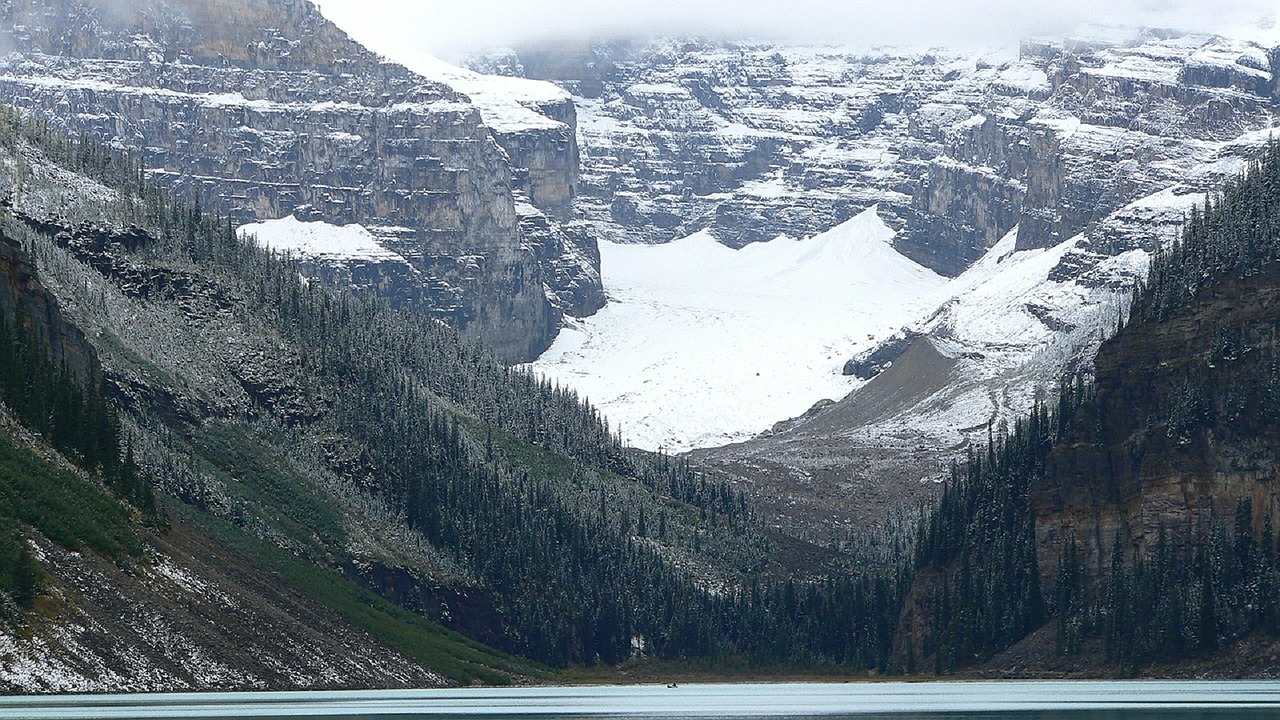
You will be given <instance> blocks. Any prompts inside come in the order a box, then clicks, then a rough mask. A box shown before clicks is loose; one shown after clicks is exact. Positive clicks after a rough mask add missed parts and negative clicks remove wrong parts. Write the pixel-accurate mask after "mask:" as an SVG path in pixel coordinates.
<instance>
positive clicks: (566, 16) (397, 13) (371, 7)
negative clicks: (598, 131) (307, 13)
mask: <svg viewBox="0 0 1280 720" xmlns="http://www.w3.org/2000/svg"><path fill="white" fill-rule="evenodd" d="M317 2H318V4H319V5H320V6H321V9H322V10H323V11H324V13H325V15H326V16H328V17H329V18H330V19H332V20H333V21H334V22H336V23H337V24H338V25H340V26H341V27H343V28H344V29H346V30H347V31H348V32H349V33H351V34H352V35H353V36H354V37H355V38H356V39H357V40H360V41H362V42H365V43H366V44H369V45H371V46H373V47H374V48H375V49H380V50H382V51H383V52H384V53H387V54H394V51H395V50H409V51H414V52H430V53H434V54H437V55H441V56H445V57H457V56H459V55H463V54H466V53H468V52H474V51H478V50H485V49H491V48H495V47H506V46H518V45H521V44H526V43H536V42H544V41H556V40H581V39H595V38H612V37H630V36H638V37H648V36H654V35H669V34H691V35H700V36H708V37H719V38H738V39H742V38H754V39H762V40H781V41H788V42H797V43H815V44H847V45H853V46H862V47H873V46H877V45H897V46H910V47H920V46H975V45H982V46H992V45H1013V44H1016V43H1017V42H1018V41H1019V40H1020V39H1022V38H1025V37H1028V36H1033V35H1063V34H1068V33H1071V32H1073V31H1075V30H1077V29H1079V28H1081V27H1083V26H1086V25H1088V24H1105V25H1123V26H1148V27H1170V28H1179V29H1187V30H1203V31H1208V32H1223V33H1230V34H1248V35H1252V36H1259V35H1263V36H1269V37H1274V38H1277V42H1280V31H1277V29H1276V23H1277V9H1276V6H1275V3H1274V2H1273V1H1269V0H1262V1H1259V0H1221V1H1219V2H1204V0H1077V1H1075V2H1061V1H1058V2H1053V3H1044V2H1038V1H1037V0H1017V1H1013V0H953V1H951V2H947V0H784V1H777V0H767V1H766V0H756V1H752V0H466V1H464V2H459V0H317ZM379 46H381V47H379Z"/></svg>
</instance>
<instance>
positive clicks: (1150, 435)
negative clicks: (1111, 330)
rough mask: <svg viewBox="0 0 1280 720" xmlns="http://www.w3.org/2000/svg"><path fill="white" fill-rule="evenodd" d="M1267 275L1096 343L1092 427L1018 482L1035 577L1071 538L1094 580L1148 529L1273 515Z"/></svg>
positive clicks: (1277, 450)
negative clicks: (1032, 477)
mask: <svg viewBox="0 0 1280 720" xmlns="http://www.w3.org/2000/svg"><path fill="white" fill-rule="evenodd" d="M1277 318H1280V268H1276V267H1271V268H1270V269H1268V270H1267V271H1265V272H1263V273H1260V274H1255V275H1250V276H1249V277H1245V278H1239V277H1230V278H1228V279H1226V280H1225V281H1224V282H1222V283H1220V284H1219V285H1217V286H1216V287H1215V288H1214V289H1213V290H1212V291H1210V292H1207V293H1204V294H1203V295H1202V296H1201V297H1199V298H1197V299H1196V300H1195V301H1194V302H1193V303H1192V304H1191V305H1189V306H1187V307H1185V308H1183V309H1182V310H1180V311H1179V312H1177V313H1176V314H1175V315H1173V316H1172V317H1169V318H1168V319H1165V320H1162V321H1159V322H1147V323H1143V324H1141V325H1135V326H1133V327H1130V328H1128V329H1127V330H1126V332H1124V333H1121V334H1120V335H1118V336H1116V337H1115V338H1114V339H1112V340H1110V341H1108V342H1107V343H1105V344H1104V345H1103V347H1102V349H1101V351H1100V352H1099V353H1098V358H1097V364H1096V387H1097V400H1096V405H1097V407H1098V408H1099V411H1098V413H1097V424H1096V428H1091V429H1090V430H1091V431H1090V432H1088V433H1084V432H1081V433H1078V434H1077V436H1075V437H1073V438H1072V442H1070V443H1067V444H1065V445H1063V446H1060V447H1058V448H1057V449H1055V451H1054V453H1053V455H1052V456H1051V460H1050V464H1049V468H1048V471H1047V472H1046V477H1045V479H1044V481H1043V482H1042V483H1040V484H1038V485H1036V486H1033V487H1032V492H1031V500H1032V509H1033V512H1034V513H1035V524H1036V535H1037V552H1038V555H1039V564H1040V568H1041V577H1042V578H1043V579H1045V582H1048V581H1050V580H1052V579H1053V578H1054V577H1056V571H1057V564H1058V562H1059V560H1060V558H1061V557H1062V545H1063V543H1064V542H1067V541H1068V540H1070V539H1074V540H1075V541H1076V542H1077V543H1078V547H1079V548H1080V549H1081V551H1082V560H1083V564H1084V570H1085V573H1086V578H1087V579H1091V580H1092V579H1098V578H1102V577H1106V574H1107V573H1108V572H1109V570H1110V567H1111V562H1112V558H1113V555H1114V553H1115V543H1116V542H1117V541H1119V542H1120V543H1121V547H1120V554H1121V556H1122V557H1124V558H1126V559H1132V558H1134V557H1141V556H1145V555H1146V554H1147V553H1148V552H1149V551H1150V550H1151V549H1152V548H1153V547H1154V546H1155V544H1156V542H1157V539H1158V537H1159V536H1160V535H1161V533H1167V534H1168V535H1169V536H1170V537H1193V536H1194V535H1195V534H1196V533H1197V532H1199V531H1204V530H1207V529H1209V528H1211V527H1212V524H1213V523H1215V522H1220V523H1226V522H1229V521H1230V520H1231V518H1232V517H1233V514H1234V513H1235V510H1236V505H1237V503H1238V501H1240V500H1242V499H1247V500H1249V501H1250V502H1251V503H1252V507H1253V508H1254V516H1253V518H1252V520H1253V522H1254V530H1255V531H1256V532H1258V533H1261V532H1262V529H1263V526H1264V525H1265V524H1266V523H1267V522H1268V520H1267V518H1269V522H1270V524H1271V526H1272V527H1274V526H1275V524H1276V521H1277V520H1280V516H1277V509H1278V508H1277V503H1276V487H1275V483H1274V480H1275V476H1276V471H1277V467H1280V436H1278V435H1277V432H1276V430H1277V425H1276V422H1275V419H1276V417H1277V411H1278V410H1280V404H1277V401H1278V400H1280V394H1277V384H1276V380H1275V368H1276V363H1277V358H1278V357H1280V342H1278V341H1277V337H1276V331H1275V328H1276V321H1277Z"/></svg>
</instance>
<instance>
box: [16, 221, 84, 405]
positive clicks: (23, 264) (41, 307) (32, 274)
mask: <svg viewBox="0 0 1280 720" xmlns="http://www.w3.org/2000/svg"><path fill="white" fill-rule="evenodd" d="M0 313H3V315H4V320H5V322H6V323H7V324H8V326H9V327H10V328H13V327H15V324H16V323H17V322H19V320H20V321H21V323H22V324H23V325H24V326H25V329H26V330H27V331H28V332H31V333H33V334H34V335H35V336H36V337H37V338H39V341H40V342H41V344H47V346H48V348H49V354H50V359H51V360H52V361H53V364H54V366H55V367H60V368H66V369H67V370H68V371H69V372H71V373H72V374H74V375H75V376H76V377H77V378H79V379H80V380H81V382H96V381H97V380H99V379H100V368H99V366H98V358H97V353H96V352H95V351H94V349H93V346H92V345H90V344H89V342H88V340H87V339H86V338H85V336H84V333H83V332H81V331H80V329H79V328H77V327H76V326H75V325H73V324H71V323H70V322H69V321H67V320H66V318H64V317H63V314H62V311H61V310H60V309H59V307H58V302H57V300H56V299H54V297H53V295H52V294H50V293H49V291H48V290H46V289H45V287H44V286H43V285H42V284H41V282H40V279H39V277H37V275H36V268H35V265H34V263H32V261H31V258H30V256H28V255H27V253H26V252H25V251H24V250H23V248H22V245H21V243H19V242H18V241H17V240H15V239H13V238H11V237H10V236H9V235H8V234H5V233H4V232H3V230H2V229H0Z"/></svg>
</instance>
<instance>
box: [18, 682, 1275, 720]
mask: <svg viewBox="0 0 1280 720" xmlns="http://www.w3.org/2000/svg"><path fill="white" fill-rule="evenodd" d="M302 717H318V718H367V717H377V718H541V719H542V720H570V719H574V718H576V719H584V718H633V719H641V718H672V719H673V718H859V719H861V720H873V719H875V718H895V719H897V720H906V719H908V718H938V719H940V720H941V719H943V718H945V719H947V720H976V719H978V718H982V719H984V720H986V719H990V720H997V719H998V720H1033V719H1034V720H1041V719H1043V720H1049V719H1059V718H1061V719H1063V720H1066V719H1078V720H1083V719H1084V718H1102V719H1107V720H1111V719H1114V720H1121V719H1125V720H1135V719H1142V720H1148V719H1151V720H1154V719H1156V718H1170V719H1172V720H1192V719H1193V718H1194V719H1204V720H1209V719H1219V718H1233V719H1234V718H1241V719H1242V718H1270V717H1274V718H1280V682H1271V681H1239V682H1175V681H1114V682H1113V681H1096V682H1095V681H1076V682H1062V681H1046V682H1020V681H1019V682H1014V681H998V682H921V683H905V682H878V683H776V684H770V683H760V684H705V685H704V684H696V685H681V686H679V687H676V688H669V687H667V686H665V685H638V686H602V687H537V688H502V689H453V690H387V691H367V692H362V691H353V692H262V693H181V694H161V695H78V696H75V695H73V696H56V697H9V698H0V718H24V719H25V718H29V719H32V720H34V719H37V718H64V719H70V718H139V719H141V718H302Z"/></svg>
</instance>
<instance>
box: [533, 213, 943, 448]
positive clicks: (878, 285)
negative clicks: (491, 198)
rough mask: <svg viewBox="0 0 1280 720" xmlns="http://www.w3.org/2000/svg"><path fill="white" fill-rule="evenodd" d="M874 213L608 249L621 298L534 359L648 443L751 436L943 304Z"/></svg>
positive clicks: (828, 392)
mask: <svg viewBox="0 0 1280 720" xmlns="http://www.w3.org/2000/svg"><path fill="white" fill-rule="evenodd" d="M893 234H894V233H893V231H892V230H890V229H889V228H887V227H886V226H885V225H884V223H883V222H882V221H881V220H880V217H879V216H878V215H877V214H876V210H875V208H872V209H870V210H867V211H865V212H863V213H862V214H860V215H858V216H856V217H854V218H853V219H851V220H849V221H847V222H845V223H843V224H841V225H839V226H837V227H835V228H833V229H831V230H830V231H828V232H826V233H823V234H821V235H818V236H815V237H813V238H810V239H807V240H793V239H789V238H785V237H781V238H777V239H775V240H773V241H770V242H767V243H755V244H752V245H748V246H747V247H744V248H742V249H740V250H733V249H731V248H729V247H726V246H725V245H723V244H721V243H719V242H717V241H716V240H715V239H713V238H712V237H711V236H710V235H709V234H708V233H705V232H702V233H697V234H695V235H692V236H690V237H687V238H684V239H681V240H677V241H675V242H672V243H668V244H665V245H621V244H613V243H602V245H601V255H602V262H601V266H602V270H603V273H604V281H605V285H606V287H607V288H609V293H610V302H609V304H608V305H607V306H606V307H605V308H604V309H603V310H601V311H600V312H599V313H597V314H596V315H595V316H593V317H590V318H585V319H582V320H578V321H576V322H574V323H573V324H572V325H571V326H570V327H568V328H567V329H565V330H564V331H562V332H561V334H560V337H559V338H558V339H557V340H556V342H555V344H553V345H552V347H551V348H550V349H549V350H548V351H547V352H546V353H545V354H544V355H543V356H542V357H541V358H540V359H539V360H538V361H537V362H536V363H534V364H533V365H532V367H533V368H534V369H535V370H537V371H539V372H541V373H544V374H546V375H547V376H548V377H551V378H554V379H555V380H557V381H559V382H560V383H562V384H566V385H570V386H572V387H574V388H576V389H577V390H578V391H579V392H581V393H583V394H585V395H587V396H588V397H589V398H590V399H591V400H592V402H594V403H596V404H597V405H598V406H600V407H601V408H603V410H604V411H605V413H606V414H607V415H608V417H609V418H610V420H611V422H613V423H615V424H616V425H620V426H621V430H622V433H623V435H624V437H626V439H627V440H628V441H629V442H631V443H633V444H635V445H638V446H640V447H645V448H651V449H656V448H665V449H668V450H683V449H687V448H689V447H703V446H708V445H718V444H722V443H725V442H730V441H734V440H740V439H744V438H746V437H749V436H751V435H753V434H756V433H758V432H761V431H763V430H765V429H767V428H769V427H770V426H771V425H772V424H773V423H775V422H776V421H778V420H780V419H782V418H787V417H792V416H794V415H798V414H800V413H802V412H804V411H805V410H806V409H808V408H809V407H810V406H811V405H813V404H814V403H815V402H817V401H819V400H822V399H824V398H825V399H833V400H834V399H837V398H839V397H842V396H843V395H845V394H846V393H848V392H849V390H851V389H852V388H853V387H854V383H855V381H854V380H853V379H852V378H847V377H844V376H842V375H841V374H840V369H841V366H842V365H843V363H844V359H845V357H846V356H847V354H848V351H849V350H850V349H851V348H863V347H867V346H870V345H871V344H873V343H874V342H875V341H877V340H879V339H883V338H884V337H885V336H886V335H887V334H889V333H891V332H893V331H894V330H896V329H898V328H899V327H900V326H901V325H902V324H903V323H906V322H908V321H911V320H913V319H914V318H915V317H916V316H918V315H919V314H920V313H921V312H923V311H924V310H925V309H926V308H928V307H930V306H931V305H932V304H933V303H936V301H937V293H939V292H940V291H941V290H942V289H943V287H944V286H945V284H946V281H945V280H944V279H943V278H941V277H939V276H938V275H936V274H935V273H933V272H932V271H930V270H928V269H926V268H923V267H921V266H919V265H917V264H915V263H913V262H911V261H910V260H908V259H906V258H905V257H903V256H902V255H900V254H898V253H897V252H896V251H895V250H894V249H893V247H892V246H891V245H890V241H891V240H892V238H893Z"/></svg>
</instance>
